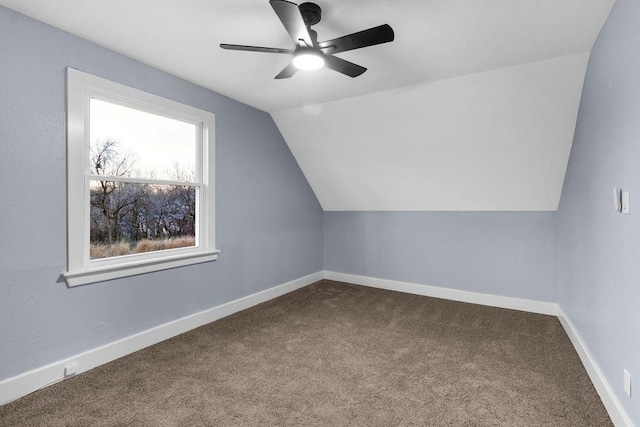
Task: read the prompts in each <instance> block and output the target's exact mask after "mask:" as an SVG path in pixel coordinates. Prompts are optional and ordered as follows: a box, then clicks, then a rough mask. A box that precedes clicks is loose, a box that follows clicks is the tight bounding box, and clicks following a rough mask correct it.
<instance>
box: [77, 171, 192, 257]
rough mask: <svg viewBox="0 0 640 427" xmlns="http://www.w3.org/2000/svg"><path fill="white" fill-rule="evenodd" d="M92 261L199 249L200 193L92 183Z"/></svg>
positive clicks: (188, 189) (186, 188)
mask: <svg viewBox="0 0 640 427" xmlns="http://www.w3.org/2000/svg"><path fill="white" fill-rule="evenodd" d="M90 192H91V213H90V215H91V218H90V219H91V230H90V239H91V249H90V258H91V259H99V258H108V257H114V256H121V255H130V254H136V253H143V252H153V251H160V250H164V249H174V248H183V247H188V246H195V235H196V233H195V231H196V230H195V229H196V188H195V187H192V186H188V185H153V184H136V183H130V182H110V181H91V187H90Z"/></svg>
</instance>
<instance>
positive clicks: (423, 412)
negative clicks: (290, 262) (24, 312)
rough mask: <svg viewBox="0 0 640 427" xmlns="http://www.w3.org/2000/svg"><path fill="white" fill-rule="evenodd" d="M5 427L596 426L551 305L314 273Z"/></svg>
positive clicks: (86, 379)
mask: <svg viewBox="0 0 640 427" xmlns="http://www.w3.org/2000/svg"><path fill="white" fill-rule="evenodd" d="M0 424H1V425H3V426H102V425H105V426H201V425H211V426H218V425H220V426H227V425H230V426H233V425H238V426H247V425H248V426H251V425H255V426H257V425H261V426H262V425H265V426H273V425H278V426H281V425H295V426H314V425H317V426H349V425H359V426H416V425H426V426H581V427H582V426H608V425H612V424H611V422H610V420H609V418H608V416H607V413H606V411H605V409H604V407H603V405H602V403H601V401H600V400H599V398H598V396H597V394H596V392H595V390H594V388H593V386H592V384H591V382H590V381H589V378H588V376H587V373H586V371H585V370H584V368H583V367H582V365H581V363H580V360H579V358H578V355H577V354H576V352H575V350H574V349H573V347H572V346H571V343H570V342H569V339H568V338H567V336H566V334H565V333H564V331H563V329H562V327H561V325H560V323H559V321H558V320H557V319H556V318H555V317H552V316H542V315H536V314H529V313H523V312H518V311H513V310H504V309H498V308H491V307H484V306H479V305H473V304H464V303H458V302H452V301H446V300H440V299H435V298H427V297H421V296H415V295H407V294H402V293H397V292H390V291H384V290H378V289H370V288H366V287H361V286H355V285H348V284H344V283H338V282H332V281H326V280H325V281H321V282H318V283H316V284H313V285H311V286H308V287H306V288H303V289H301V290H298V291H296V292H293V293H290V294H288V295H285V296H283V297H281V298H278V299H275V300H272V301H269V302H267V303H264V304H261V305H259V306H256V307H253V308H251V309H249V310H246V311H243V312H240V313H237V314H235V315H232V316H229V317H227V318H225V319H221V320H219V321H217V322H214V323H211V324H209V325H206V326H203V327H201V328H198V329H195V330H193V331H191V332H188V333H186V334H183V335H180V336H178V337H176V338H173V339H170V340H168V341H165V342H163V343H160V344H157V345H155V346H152V347H149V348H146V349H144V350H142V351H139V352H137V353H134V354H132V355H129V356H127V357H124V358H122V359H119V360H116V361H114V362H112V363H109V364H107V365H104V366H101V367H99V368H96V369H94V370H92V371H89V372H87V373H84V374H81V375H78V376H77V377H74V378H71V379H69V380H66V381H64V382H62V383H59V384H56V385H54V386H51V387H49V388H47V389H44V390H41V391H39V392H36V393H33V394H31V395H29V396H27V397H25V398H22V399H20V400H18V401H16V402H13V403H10V404H8V405H5V406H2V407H0Z"/></svg>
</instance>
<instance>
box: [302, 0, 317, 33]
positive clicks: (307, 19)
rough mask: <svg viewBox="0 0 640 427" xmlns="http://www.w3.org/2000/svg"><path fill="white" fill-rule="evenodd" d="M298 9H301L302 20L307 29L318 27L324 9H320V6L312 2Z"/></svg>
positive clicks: (303, 4)
mask: <svg viewBox="0 0 640 427" xmlns="http://www.w3.org/2000/svg"><path fill="white" fill-rule="evenodd" d="M298 9H300V14H301V15H302V19H304V23H305V25H306V26H307V27H310V26H312V25H316V24H317V23H318V22H320V18H321V17H322V9H320V6H318V5H317V4H315V3H311V2H307V3H302V4H301V5H300V6H298Z"/></svg>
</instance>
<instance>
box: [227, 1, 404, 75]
mask: <svg viewBox="0 0 640 427" xmlns="http://www.w3.org/2000/svg"><path fill="white" fill-rule="evenodd" d="M269 3H270V4H271V7H273V10H274V11H275V12H276V15H278V18H280V21H281V22H282V25H284V28H285V29H286V30H287V32H288V33H289V35H290V36H291V38H292V39H293V42H294V43H295V44H296V47H295V49H279V48H274V47H260V46H244V45H237V44H227V43H222V44H220V47H221V48H223V49H229V50H246V51H250V52H265V53H282V54H287V55H293V56H294V57H293V61H292V62H291V63H290V64H289V65H287V66H286V67H285V68H284V69H283V70H282V71H281V72H280V73H279V74H278V75H277V76H276V77H275V78H276V79H286V78H289V77H291V76H293V75H294V74H295V73H296V71H298V70H317V69H319V68H322V67H323V66H325V67H327V68H330V69H332V70H334V71H337V72H339V73H342V74H345V75H347V76H349V77H358V76H359V75H361V74H362V73H364V72H365V71H367V69H366V68H365V67H362V66H360V65H357V64H354V63H353V62H349V61H346V60H344V59H342V58H338V57H337V56H333V55H334V54H336V53H340V52H346V51H348V50H353V49H360V48H363V47H367V46H373V45H377V44H381V43H387V42H390V41H393V38H394V33H393V29H392V28H391V27H390V26H389V25H387V24H384V25H380V26H377V27H373V28H369V29H368V30H363V31H359V32H357V33H353V34H349V35H346V36H342V37H338V38H337V39H333V40H327V41H325V42H321V43H318V34H317V33H316V32H315V31H314V30H312V29H311V26H312V25H315V24H317V23H318V22H320V18H321V14H322V11H321V9H320V6H318V5H317V4H315V3H309V2H307V3H302V4H301V5H300V6H298V5H296V4H295V3H291V2H289V1H286V0H270V1H269Z"/></svg>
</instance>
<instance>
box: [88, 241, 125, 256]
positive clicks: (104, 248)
mask: <svg viewBox="0 0 640 427" xmlns="http://www.w3.org/2000/svg"><path fill="white" fill-rule="evenodd" d="M130 253H131V247H130V246H129V244H128V243H127V242H118V243H114V244H113V245H101V244H95V243H92V244H91V247H90V249H89V256H90V257H91V258H108V257H112V256H122V255H129V254H130Z"/></svg>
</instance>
